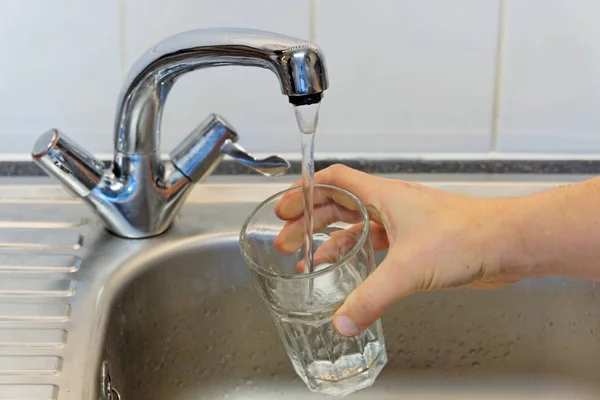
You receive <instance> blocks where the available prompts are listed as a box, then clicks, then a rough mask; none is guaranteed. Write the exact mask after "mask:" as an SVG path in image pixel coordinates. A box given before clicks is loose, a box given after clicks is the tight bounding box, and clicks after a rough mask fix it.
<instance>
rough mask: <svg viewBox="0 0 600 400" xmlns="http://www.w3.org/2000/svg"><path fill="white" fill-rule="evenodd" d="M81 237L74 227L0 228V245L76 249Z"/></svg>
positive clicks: (78, 246) (80, 243)
mask: <svg viewBox="0 0 600 400" xmlns="http://www.w3.org/2000/svg"><path fill="white" fill-rule="evenodd" d="M82 245H83V237H82V236H81V234H80V233H79V232H78V231H77V230H75V229H26V228H5V229H0V247H3V248H27V249H48V248H57V249H60V248H66V249H78V248H80V247H81V246H82Z"/></svg>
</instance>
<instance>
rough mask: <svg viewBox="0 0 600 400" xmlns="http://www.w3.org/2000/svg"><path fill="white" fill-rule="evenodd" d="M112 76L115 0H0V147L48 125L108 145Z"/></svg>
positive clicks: (11, 148) (26, 145) (116, 70)
mask: <svg viewBox="0 0 600 400" xmlns="http://www.w3.org/2000/svg"><path fill="white" fill-rule="evenodd" d="M120 81H121V64H120V58H119V30H118V4H117V0H104V1H90V2H88V1H85V2H84V1H79V0H53V1H46V0H27V1H20V0H0V138H1V140H2V143H3V144H4V146H2V148H1V149H0V153H29V152H30V151H31V147H32V145H33V143H34V142H35V139H37V137H38V136H39V135H40V134H41V133H42V132H43V131H45V130H46V129H48V128H51V127H58V128H60V129H62V130H63V131H64V132H65V133H66V134H68V135H70V136H72V137H74V138H76V139H77V141H78V142H80V143H81V144H82V145H85V146H86V147H88V148H90V149H93V150H95V151H107V150H109V149H110V148H111V139H110V136H109V132H111V131H112V126H113V119H114V110H115V106H116V99H117V94H118V93H119V86H120Z"/></svg>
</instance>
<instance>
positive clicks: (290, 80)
mask: <svg viewBox="0 0 600 400" xmlns="http://www.w3.org/2000/svg"><path fill="white" fill-rule="evenodd" d="M221 65H242V66H255V67H263V68H267V69H270V70H271V71H273V72H274V73H275V75H276V76H277V78H278V79H279V83H280V85H281V91H282V92H283V94H284V95H286V96H287V97H288V99H289V101H290V103H292V104H293V105H296V106H302V105H308V104H313V103H317V102H319V101H320V100H321V97H322V94H323V91H324V90H325V89H327V86H328V81H327V71H326V66H325V60H324V57H323V54H322V53H321V51H320V49H319V48H318V47H317V46H316V45H314V44H312V43H309V42H306V41H304V40H301V39H297V38H293V37H289V36H284V35H280V34H276V33H271V32H265V31H258V30H250V29H234V28H222V29H199V30H193V31H189V32H184V33H180V34H177V35H174V36H171V37H169V38H167V39H165V40H163V41H161V42H159V43H158V44H156V45H155V46H154V47H152V48H151V49H150V50H148V51H147V52H146V53H145V54H144V55H143V56H142V57H141V58H140V59H139V60H138V61H137V62H136V64H135V65H134V66H133V68H132V70H131V71H130V73H129V74H128V75H127V77H126V79H125V84H124V85H123V89H122V90H121V93H120V95H119V100H118V107H117V113H116V121H115V136H114V146H115V153H114V159H113V162H112V166H111V167H110V168H107V167H105V165H104V164H103V163H102V162H101V161H99V160H97V159H96V158H95V157H94V156H92V155H91V154H90V153H88V152H87V151H85V150H84V149H82V148H81V147H80V146H78V145H77V144H76V143H75V142H73V141H72V140H71V139H69V138H68V137H67V136H66V135H64V134H63V133H61V132H60V131H58V130H56V129H51V130H49V131H47V132H46V133H44V134H43V135H42V136H41V137H40V138H39V139H38V141H37V142H36V143H35V145H34V148H33V151H32V156H33V159H34V161H35V162H36V163H37V164H38V165H39V166H40V167H41V168H42V169H43V170H44V171H45V172H46V173H48V174H49V175H51V176H54V177H55V178H57V179H58V180H59V181H60V182H61V184H62V185H63V186H64V187H65V188H66V189H67V190H68V191H70V192H71V193H72V194H74V195H76V196H79V197H81V198H83V199H84V201H85V202H86V203H87V204H88V205H90V206H91V207H92V208H93V209H94V211H95V213H96V214H97V215H98V216H99V217H100V218H101V220H102V222H103V223H104V225H105V226H106V228H107V229H108V230H109V231H111V232H113V233H114V234H117V235H119V236H123V237H127V238H145V237H150V236H155V235H158V234H161V233H163V232H164V231H165V230H167V228H168V227H169V226H170V224H171V222H172V220H173V218H174V216H175V214H176V213H177V211H178V210H179V208H180V207H181V205H182V203H183V200H184V199H185V197H186V195H187V194H188V193H189V190H190V188H191V187H192V186H193V184H194V183H195V182H200V181H202V180H203V179H204V178H206V177H207V176H208V175H210V173H211V172H212V171H213V170H214V168H215V167H216V166H217V165H218V163H219V161H220V160H221V159H222V158H223V156H224V155H228V156H230V157H232V158H233V159H235V160H237V161H239V162H241V163H243V164H245V165H247V166H248V167H250V168H252V169H254V170H256V171H258V172H260V173H262V174H264V175H280V174H283V173H285V172H286V171H287V170H288V168H289V163H288V162H287V161H286V160H284V159H282V158H280V157H277V156H271V157H268V158H266V159H262V160H259V159H255V158H253V157H252V156H251V155H249V154H248V153H247V152H246V151H245V150H244V149H243V148H242V147H240V146H239V145H238V144H237V143H236V142H237V140H238V135H237V133H236V132H235V130H234V129H233V128H232V126H231V125H230V124H229V123H227V121H225V119H223V118H222V117H220V116H218V115H215V114H211V115H209V116H208V118H207V119H206V120H205V121H204V122H202V123H201V124H200V125H199V126H198V127H197V128H196V129H194V130H193V131H192V132H191V133H190V134H189V136H188V137H187V138H186V139H185V140H184V141H183V142H182V143H181V144H180V145H179V146H178V147H177V148H176V149H174V150H173V151H172V152H171V154H170V160H169V161H166V162H162V161H161V158H160V156H161V153H160V147H159V144H160V125H161V117H162V112H163V108H164V104H165V101H166V99H167V95H168V94H169V91H170V89H171V87H172V86H173V84H174V83H175V81H176V79H177V78H178V77H180V76H181V75H183V74H185V73H187V72H190V71H193V70H195V69H200V68H205V67H213V66H221Z"/></svg>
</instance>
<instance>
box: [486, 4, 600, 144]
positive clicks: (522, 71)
mask: <svg viewBox="0 0 600 400" xmlns="http://www.w3.org/2000/svg"><path fill="white" fill-rule="evenodd" d="M505 15H506V35H505V39H504V40H505V41H504V50H505V51H504V57H503V63H502V64H503V65H502V89H501V92H500V93H501V103H500V119H499V125H498V127H499V134H500V135H499V139H500V141H499V144H500V150H502V151H507V152H511V151H512V152H540V153H595V152H600V112H599V110H600V24H599V23H598V16H599V15H600V2H598V1H597V0H577V1H573V0H527V1H521V0H506V13H505Z"/></svg>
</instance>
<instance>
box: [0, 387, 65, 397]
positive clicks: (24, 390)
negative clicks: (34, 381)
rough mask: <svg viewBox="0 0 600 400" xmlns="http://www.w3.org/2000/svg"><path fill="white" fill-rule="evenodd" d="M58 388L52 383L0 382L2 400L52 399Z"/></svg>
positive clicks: (55, 395)
mask: <svg viewBox="0 0 600 400" xmlns="http://www.w3.org/2000/svg"><path fill="white" fill-rule="evenodd" d="M57 392H58V388H57V387H56V386H54V385H7V384H1V383H0V399H2V400H8V399H10V400H54V399H56V398H57V394H58V393H57Z"/></svg>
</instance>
